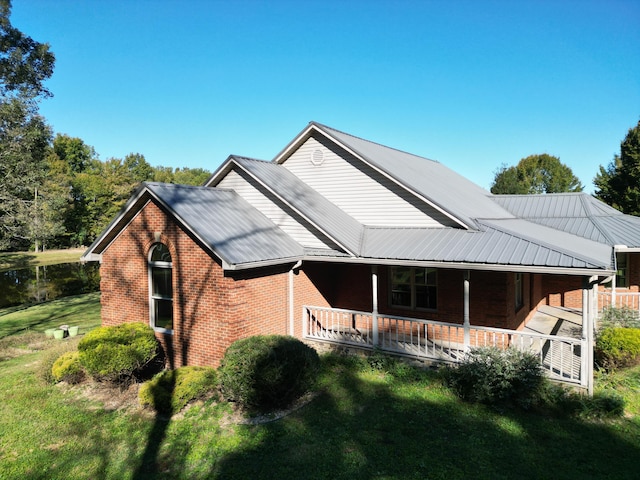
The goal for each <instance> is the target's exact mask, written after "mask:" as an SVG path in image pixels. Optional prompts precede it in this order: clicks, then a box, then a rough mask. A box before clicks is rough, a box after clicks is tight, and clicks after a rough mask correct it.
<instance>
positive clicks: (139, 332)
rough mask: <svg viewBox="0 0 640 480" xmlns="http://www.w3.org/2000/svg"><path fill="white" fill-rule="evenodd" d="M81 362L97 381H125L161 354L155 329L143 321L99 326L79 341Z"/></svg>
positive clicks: (141, 370)
mask: <svg viewBox="0 0 640 480" xmlns="http://www.w3.org/2000/svg"><path fill="white" fill-rule="evenodd" d="M78 350H79V352H80V357H79V358H80V363H81V364H82V366H83V367H84V368H85V370H86V371H87V372H88V373H89V374H90V375H91V376H92V377H93V378H95V379H96V380H98V381H110V382H115V383H126V382H129V381H131V380H133V379H135V378H136V377H139V376H140V375H142V373H143V372H144V371H145V369H146V368H147V367H149V366H150V365H153V364H154V362H156V361H157V360H158V358H159V352H160V350H159V344H158V341H157V340H156V337H155V334H154V332H153V329H152V328H151V327H150V326H149V325H146V324H143V323H123V324H122V325H117V326H113V327H99V328H96V329H94V330H92V331H91V332H89V333H88V334H87V335H85V336H84V338H83V339H82V340H81V341H80V343H79V344H78Z"/></svg>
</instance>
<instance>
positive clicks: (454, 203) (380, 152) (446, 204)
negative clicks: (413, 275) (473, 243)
mask: <svg viewBox="0 0 640 480" xmlns="http://www.w3.org/2000/svg"><path fill="white" fill-rule="evenodd" d="M312 124H313V125H315V126H316V127H317V128H318V129H319V130H320V131H322V132H323V133H324V134H326V135H328V136H329V137H331V138H333V139H334V140H337V141H338V142H339V143H340V144H342V145H344V146H346V147H347V148H348V149H349V150H351V151H352V152H354V153H355V154H356V155H358V156H360V157H361V158H363V159H365V161H367V162H368V163H370V164H372V165H374V166H375V167H377V168H379V169H381V170H382V171H384V172H385V173H386V174H387V175H389V176H391V177H392V178H394V179H396V180H397V181H398V182H400V183H401V184H402V185H404V186H405V188H409V189H410V190H412V191H414V192H416V193H418V194H419V195H420V196H422V197H424V198H426V199H427V200H429V201H430V202H432V203H433V204H435V205H437V206H438V207H440V208H441V209H442V210H444V211H446V212H448V213H449V214H451V215H452V216H453V217H455V218H457V219H459V220H460V221H462V222H463V223H464V224H465V225H466V226H467V227H470V228H473V226H474V222H473V219H474V218H510V217H513V215H512V214H511V213H510V212H508V211H507V210H505V209H504V208H502V207H501V206H500V205H499V204H497V203H495V202H493V201H492V200H491V198H490V197H491V194H490V193H489V192H488V191H486V190H485V189H483V188H481V187H480V186H478V185H476V184H475V183H473V182H471V181H470V180H468V179H466V178H465V177H463V176H462V175H460V174H458V173H456V172H454V171H453V170H451V169H450V168H447V167H446V166H444V165H443V164H441V163H439V162H436V161H434V160H429V159H427V158H424V157H420V156H418V155H413V154H411V153H407V152H403V151H401V150H396V149H393V148H390V147H386V146H384V145H380V144H378V143H374V142H370V141H368V140H364V139H362V138H359V137H355V136H353V135H350V134H348V133H344V132H341V131H339V130H335V129H333V128H330V127H327V126H326V125H322V124H319V123H315V122H312Z"/></svg>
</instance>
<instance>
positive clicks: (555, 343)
mask: <svg viewBox="0 0 640 480" xmlns="http://www.w3.org/2000/svg"><path fill="white" fill-rule="evenodd" d="M303 321H304V324H303V330H304V336H305V338H309V339H313V340H320V341H326V342H332V343H337V344H343V345H353V346H356V347H360V348H365V349H373V348H379V349H381V350H383V351H388V352H391V353H395V354H400V355H406V356H410V357H414V358H424V359H431V360H438V361H443V362H459V361H461V360H462V359H463V358H464V357H465V355H466V354H467V352H468V351H469V349H470V348H472V347H485V346H495V347H499V348H507V347H514V348H517V349H519V350H524V351H529V352H532V353H533V354H535V355H536V356H538V358H539V359H540V364H541V365H542V366H543V367H544V369H545V370H546V372H547V374H548V375H549V376H550V377H552V378H554V379H558V380H562V381H565V382H569V383H581V380H582V379H581V372H582V371H583V368H582V367H583V366H582V355H581V352H583V351H584V341H583V340H581V339H579V338H571V337H560V336H556V335H543V334H538V333H534V332H524V331H519V330H506V329H500V328H492V327H481V326H470V327H469V328H468V329H467V332H466V333H467V335H466V336H465V327H464V326H463V325H460V324H454V323H446V322H439V321H435V320H422V319H416V318H408V317H399V316H391V315H381V314H378V315H376V321H377V323H376V325H374V316H373V314H372V313H371V312H361V311H356V310H344V309H335V308H324V307H313V306H305V307H303ZM374 331H375V332H376V333H377V339H378V342H377V345H376V344H374ZM465 338H467V339H468V340H467V343H466V344H465Z"/></svg>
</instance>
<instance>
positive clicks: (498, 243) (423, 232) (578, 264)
mask: <svg viewBox="0 0 640 480" xmlns="http://www.w3.org/2000/svg"><path fill="white" fill-rule="evenodd" d="M504 222H508V223H507V225H505V224H504ZM504 222H502V223H501V222H498V223H497V224H495V223H489V222H487V223H483V224H482V225H483V227H484V228H483V230H482V231H468V230H461V229H450V228H438V229H428V228H376V227H368V228H367V229H366V230H365V248H364V250H363V256H364V257H369V258H383V259H396V260H405V261H423V262H434V263H440V262H441V263H465V264H490V265H501V266H504V267H509V266H511V267H535V268H541V267H544V268H554V269H610V268H612V267H611V249H610V248H606V246H604V245H601V244H598V243H595V242H590V244H589V245H588V247H589V248H588V253H589V255H586V254H581V253H577V252H576V251H575V250H574V249H573V248H569V245H570V244H569V245H566V246H560V245H554V244H552V243H549V242H547V241H546V240H545V236H544V235H545V234H546V233H549V232H548V230H550V229H548V228H546V227H542V226H539V225H535V224H531V225H528V226H526V227H527V228H525V230H529V231H528V232H527V233H528V234H529V235H526V236H525V235H522V234H521V233H515V232H513V231H511V229H510V228H516V229H517V228H523V227H525V226H524V225H523V224H521V223H520V224H519V225H516V224H514V223H513V222H525V221H523V220H517V219H509V220H506V221H504ZM525 223H526V222H525ZM507 227H510V228H507ZM559 233H562V232H559ZM563 235H564V238H565V240H567V239H569V240H572V238H569V237H571V235H569V234H563ZM581 240H582V239H581ZM583 242H585V244H586V242H588V241H587V240H583Z"/></svg>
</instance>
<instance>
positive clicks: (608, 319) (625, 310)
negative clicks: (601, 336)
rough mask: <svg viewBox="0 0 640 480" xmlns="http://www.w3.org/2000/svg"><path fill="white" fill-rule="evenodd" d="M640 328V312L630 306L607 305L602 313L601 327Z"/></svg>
mask: <svg viewBox="0 0 640 480" xmlns="http://www.w3.org/2000/svg"><path fill="white" fill-rule="evenodd" d="M608 327H626V328H640V317H639V316H638V312H637V311H635V310H633V309H631V308H629V307H605V308H603V309H602V313H601V314H600V328H601V329H603V328H608Z"/></svg>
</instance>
